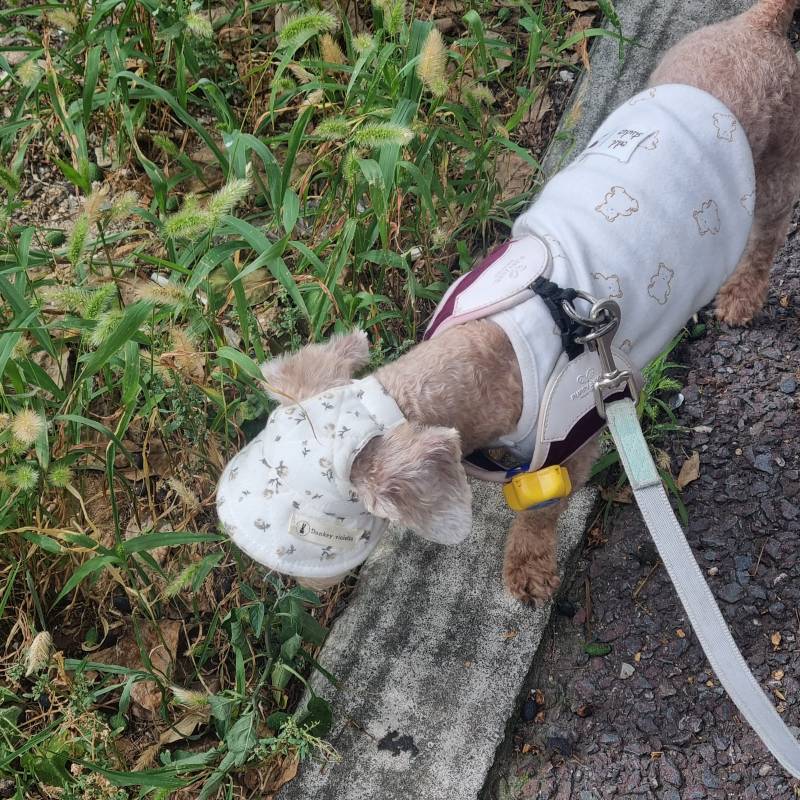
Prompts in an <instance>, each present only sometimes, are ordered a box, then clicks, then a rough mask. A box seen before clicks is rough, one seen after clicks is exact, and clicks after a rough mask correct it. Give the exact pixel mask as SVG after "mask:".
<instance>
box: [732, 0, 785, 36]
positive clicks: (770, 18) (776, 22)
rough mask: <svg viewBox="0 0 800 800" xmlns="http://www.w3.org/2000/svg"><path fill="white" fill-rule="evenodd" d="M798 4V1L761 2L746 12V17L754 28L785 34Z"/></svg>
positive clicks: (761, 0)
mask: <svg viewBox="0 0 800 800" xmlns="http://www.w3.org/2000/svg"><path fill="white" fill-rule="evenodd" d="M797 2H798V0H759V2H758V3H756V4H755V5H754V6H753V7H752V8H751V9H749V10H748V11H745V12H744V16H745V17H746V18H747V21H748V23H749V24H750V25H752V26H753V27H754V28H758V29H760V30H766V31H772V32H775V33H781V34H783V33H786V31H787V30H788V29H789V23H790V22H791V21H792V17H793V16H794V11H795V8H796V7H797Z"/></svg>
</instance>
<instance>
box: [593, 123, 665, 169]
mask: <svg viewBox="0 0 800 800" xmlns="http://www.w3.org/2000/svg"><path fill="white" fill-rule="evenodd" d="M657 133H658V131H655V130H652V131H648V130H637V129H634V128H620V129H619V130H616V131H612V132H611V133H607V134H605V135H604V136H602V137H601V138H600V139H597V140H596V141H593V142H592V143H591V144H590V145H589V146H588V147H587V148H586V150H584V151H583V155H584V156H593V155H603V156H611V157H612V158H616V159H617V161H621V162H622V163H623V164H627V163H628V161H630V159H631V156H632V155H633V154H634V152H635V151H636V149H637V148H638V147H641V146H642V145H643V144H644V143H645V142H647V141H648V140H650V143H651V144H653V143H655V142H656V141H657V139H656V138H654V137H655V135H656V134H657ZM645 149H653V148H651V147H650V146H649V145H648V146H647V147H646V148H645Z"/></svg>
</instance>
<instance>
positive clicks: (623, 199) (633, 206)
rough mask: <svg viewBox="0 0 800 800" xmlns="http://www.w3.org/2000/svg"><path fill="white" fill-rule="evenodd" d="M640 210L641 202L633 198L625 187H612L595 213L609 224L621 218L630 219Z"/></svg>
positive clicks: (596, 207) (597, 206)
mask: <svg viewBox="0 0 800 800" xmlns="http://www.w3.org/2000/svg"><path fill="white" fill-rule="evenodd" d="M638 210H639V201H638V200H637V199H636V198H635V197H631V196H630V195H629V194H628V192H626V191H625V187H623V186H612V187H611V189H610V190H609V191H608V192H607V193H606V196H605V197H604V198H603V201H602V202H601V203H599V204H598V205H596V206H595V211H597V212H599V213H600V214H602V215H603V216H604V217H605V218H606V219H607V220H608V221H609V222H614V221H615V220H617V219H619V218H620V217H629V216H631V214H635V213H636V212H637V211H638Z"/></svg>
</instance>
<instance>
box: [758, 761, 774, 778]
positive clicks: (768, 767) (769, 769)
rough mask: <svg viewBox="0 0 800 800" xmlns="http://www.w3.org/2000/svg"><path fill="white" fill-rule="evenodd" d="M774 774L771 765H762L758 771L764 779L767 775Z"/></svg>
mask: <svg viewBox="0 0 800 800" xmlns="http://www.w3.org/2000/svg"><path fill="white" fill-rule="evenodd" d="M770 772H772V765H771V764H762V765H761V766H760V767H759V769H758V774H759V775H760V776H761V777H762V778H763V777H764V776H765V775H769V774H770Z"/></svg>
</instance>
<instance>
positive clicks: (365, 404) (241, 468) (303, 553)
mask: <svg viewBox="0 0 800 800" xmlns="http://www.w3.org/2000/svg"><path fill="white" fill-rule="evenodd" d="M404 420H405V417H404V416H403V413H402V412H401V411H400V409H399V408H398V406H397V403H395V401H394V400H393V399H392V398H391V397H390V395H389V394H388V393H387V392H386V391H385V390H384V388H383V386H381V384H380V383H379V382H378V381H377V380H376V379H375V378H373V377H368V378H364V379H363V380H358V381H353V382H352V383H349V384H347V385H346V386H342V387H338V388H336V389H335V390H331V391H327V392H322V393H321V394H318V395H316V396H315V397H311V398H309V399H308V400H303V401H302V402H300V403H298V404H297V405H290V406H280V407H279V408H277V409H276V410H275V411H273V412H272V414H271V415H270V417H269V421H268V422H267V426H266V427H265V428H264V430H263V431H261V433H259V434H258V436H256V438H255V439H253V441H251V442H250V444H248V445H247V447H245V448H244V449H242V450H241V451H240V452H239V453H238V454H237V455H236V456H234V458H233V459H232V460H231V461H230V462H229V463H228V465H227V466H226V467H225V470H224V471H223V473H222V477H221V478H220V481H219V485H218V487H217V513H218V514H219V519H220V522H221V523H222V525H223V527H224V529H225V531H226V533H227V534H228V535H229V536H230V537H231V539H233V541H234V542H235V543H236V544H237V545H238V546H239V547H240V548H241V549H242V550H244V552H245V553H247V554H248V555H249V556H251V557H252V558H254V559H255V560H256V561H258V562H260V563H261V564H265V565H266V566H268V567H270V568H271V569H274V570H276V571H278V572H282V573H284V574H288V575H294V576H300V577H304V578H331V577H334V576H337V575H342V574H344V573H347V572H349V571H350V570H352V569H354V568H355V567H357V566H358V565H359V564H361V563H362V562H363V561H364V560H365V559H366V558H367V556H368V555H369V554H370V553H371V552H372V551H373V550H374V549H375V547H376V546H377V544H378V542H379V541H380V539H381V537H382V536H383V534H384V532H385V530H386V527H387V525H388V524H389V523H388V520H385V519H379V518H378V517H375V516H373V515H372V514H370V513H369V512H368V511H367V510H366V509H365V508H364V506H363V504H362V503H361V501H360V500H359V498H358V495H357V494H356V492H355V489H354V488H353V485H352V484H351V483H350V468H351V467H352V465H353V461H354V460H355V458H356V456H357V455H358V454H359V453H360V452H361V450H362V449H363V447H364V446H365V445H366V444H367V442H369V441H370V440H371V439H372V438H373V437H375V436H380V435H381V434H382V433H384V432H385V431H387V430H390V429H391V428H393V427H395V426H396V425H399V424H400V423H401V422H403V421H404ZM467 533H468V531H464V532H463V536H466V535H467ZM463 536H462V538H463Z"/></svg>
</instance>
